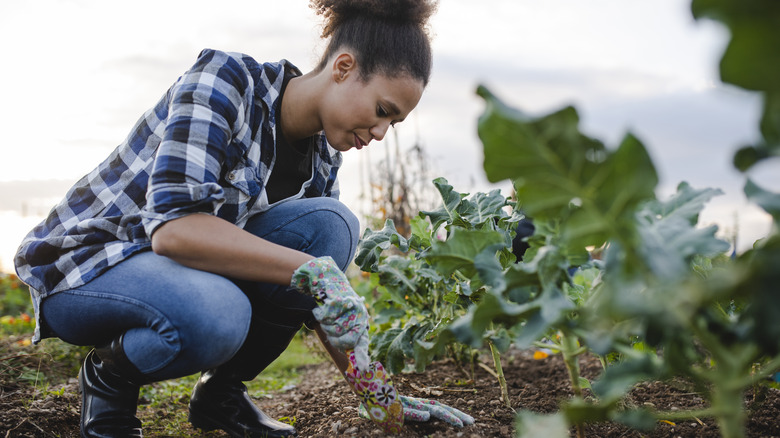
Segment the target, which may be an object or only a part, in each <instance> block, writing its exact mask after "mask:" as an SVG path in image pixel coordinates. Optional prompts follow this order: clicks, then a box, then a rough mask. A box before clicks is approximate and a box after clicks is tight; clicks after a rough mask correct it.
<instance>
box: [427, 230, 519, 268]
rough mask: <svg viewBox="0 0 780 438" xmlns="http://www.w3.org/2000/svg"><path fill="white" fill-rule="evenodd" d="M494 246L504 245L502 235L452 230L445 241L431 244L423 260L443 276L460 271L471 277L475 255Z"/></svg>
mask: <svg viewBox="0 0 780 438" xmlns="http://www.w3.org/2000/svg"><path fill="white" fill-rule="evenodd" d="M496 244H504V237H503V235H502V234H501V233H499V232H497V231H490V230H466V229H462V228H454V229H453V230H452V232H451V233H450V236H449V238H448V239H447V240H446V241H444V242H438V241H434V242H433V243H432V245H431V250H430V251H428V252H427V253H426V255H425V259H426V260H427V261H428V263H429V264H430V265H431V266H433V267H434V268H436V270H438V271H439V272H440V273H441V274H442V275H444V276H450V275H452V274H453V273H454V272H455V271H456V270H462V271H463V272H464V274H465V275H466V276H468V277H471V276H472V275H474V274H475V273H476V269H475V267H474V259H475V258H476V257H477V255H478V254H479V253H481V252H482V251H484V250H485V249H487V248H488V247H490V246H492V245H496Z"/></svg>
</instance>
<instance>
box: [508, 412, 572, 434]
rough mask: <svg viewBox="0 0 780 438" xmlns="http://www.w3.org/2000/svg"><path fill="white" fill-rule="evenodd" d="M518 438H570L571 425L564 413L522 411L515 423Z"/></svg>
mask: <svg viewBox="0 0 780 438" xmlns="http://www.w3.org/2000/svg"><path fill="white" fill-rule="evenodd" d="M515 431H516V436H517V438H539V437H545V438H568V437H569V423H568V422H567V421H566V418H565V417H564V416H563V414H562V413H557V414H547V415H544V414H536V413H534V412H531V411H521V412H520V413H519V414H518V415H517V419H516V421H515Z"/></svg>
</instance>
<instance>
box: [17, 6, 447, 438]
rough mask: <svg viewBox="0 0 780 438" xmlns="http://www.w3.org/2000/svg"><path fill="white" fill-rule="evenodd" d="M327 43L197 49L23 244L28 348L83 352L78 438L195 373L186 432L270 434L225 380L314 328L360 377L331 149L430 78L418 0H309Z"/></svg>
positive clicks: (253, 371)
mask: <svg viewBox="0 0 780 438" xmlns="http://www.w3.org/2000/svg"><path fill="white" fill-rule="evenodd" d="M311 6H312V7H313V8H314V9H315V10H316V11H317V13H318V14H321V15H322V16H323V17H324V18H325V27H324V31H323V37H324V38H329V39H330V41H329V44H328V46H327V49H326V51H325V53H324V54H323V56H322V59H321V62H320V63H319V65H318V66H317V68H316V69H314V70H313V71H312V72H310V73H308V74H305V75H302V74H301V72H300V71H299V70H298V69H297V68H296V67H295V66H293V65H292V64H290V63H289V62H287V61H284V60H283V61H281V62H278V63H263V64H261V63H258V62H257V61H255V60H254V59H252V58H251V57H249V56H246V55H242V54H236V53H225V52H220V51H214V50H204V51H203V52H202V53H201V54H200V56H199V57H198V58H197V61H196V62H195V64H194V65H193V67H192V68H191V69H189V70H188V71H187V72H186V73H185V74H184V75H183V76H182V77H181V78H179V80H177V81H176V82H175V83H174V84H173V86H172V87H171V88H170V89H169V90H168V92H167V93H166V94H165V96H163V97H162V99H161V100H160V101H159V102H158V103H157V104H156V105H155V106H154V107H153V108H152V109H150V110H149V111H147V112H146V113H145V114H144V115H143V116H142V117H141V119H140V120H139V121H138V123H137V124H136V125H135V127H134V128H133V129H132V131H131V132H130V134H129V136H128V137H127V139H126V140H125V141H124V142H123V143H122V144H121V145H120V146H119V147H117V149H116V150H114V152H113V153H112V154H111V155H110V156H109V157H108V158H107V159H106V160H105V161H104V162H103V163H101V164H100V165H99V166H98V167H97V168H96V169H95V170H93V171H92V172H91V173H89V174H88V175H86V176H85V177H84V178H82V179H81V180H80V181H78V182H77V183H76V185H75V186H74V187H73V188H72V189H71V190H70V191H69V192H68V194H67V195H66V197H65V199H64V200H63V201H61V202H60V203H59V204H58V205H57V206H55V208H54V209H53V210H52V211H51V213H50V215H49V217H48V218H47V219H46V220H45V221H44V222H42V223H41V224H40V225H38V226H37V227H36V228H35V229H33V230H32V231H31V232H30V234H29V235H28V236H27V237H26V238H25V239H24V241H23V242H22V244H21V246H20V248H19V251H18V253H17V256H16V267H17V272H18V274H19V277H20V278H22V279H23V280H24V281H25V282H26V283H27V284H29V285H30V286H31V293H32V295H33V301H34V303H35V309H36V321H37V326H36V333H35V335H34V341H35V342H38V341H40V339H42V338H44V337H53V336H56V337H59V338H61V339H63V340H64V341H66V342H70V343H73V344H77V345H94V346H95V349H94V350H92V351H91V352H90V353H89V354H88V355H87V357H86V359H85V362H84V365H83V367H82V369H81V371H80V373H79V383H80V390H81V392H82V411H81V433H82V436H86V437H116V436H123V437H125V436H132V437H137V436H142V432H141V423H140V421H139V420H138V419H137V418H136V417H135V413H136V405H137V401H138V391H139V387H140V385H143V384H147V383H150V382H155V381H160V380H165V379H171V378H177V377H181V376H186V375H190V374H193V373H196V372H201V373H202V374H201V377H200V379H199V380H198V382H197V384H196V386H195V388H194V389H193V393H192V399H191V402H190V406H189V410H190V417H189V418H190V421H191V422H192V423H193V425H194V426H196V427H199V428H203V429H207V430H211V429H223V430H225V431H227V432H228V433H229V434H230V435H231V436H237V437H239V436H240V437H243V436H289V435H295V430H294V429H293V428H292V427H290V426H289V425H286V424H283V423H280V422H277V421H275V420H273V419H270V418H268V417H267V416H266V415H265V414H264V413H262V412H261V411H260V410H259V409H258V408H257V407H256V406H255V405H254V403H252V401H251V400H250V399H249V397H248V396H247V392H246V387H245V386H244V384H243V383H242V382H243V381H248V380H251V379H253V378H254V377H255V376H257V374H259V373H260V372H261V371H262V370H263V369H264V368H265V367H266V366H267V365H268V364H270V363H271V362H272V361H273V360H274V359H275V358H276V357H278V356H279V354H281V352H282V351H283V350H284V349H285V348H286V347H287V345H288V344H289V342H290V340H291V339H292V337H293V336H294V335H295V333H296V332H297V331H298V330H299V329H300V327H301V326H302V324H303V323H307V325H309V326H310V327H316V329H317V333H318V334H319V335H320V339H321V340H322V341H323V343H324V344H325V345H326V348H327V349H328V351H329V352H330V353H331V354H332V355H333V357H334V360H336V363H337V364H338V365H339V367H340V368H341V370H342V372H343V371H345V370H346V368H347V365H348V363H347V362H346V356H345V355H344V352H345V351H350V350H351V351H354V356H353V358H354V359H353V363H354V365H355V368H356V369H358V370H360V369H366V366H367V365H368V363H369V358H368V352H367V350H368V336H367V330H368V317H367V314H366V310H365V306H364V305H362V302H361V299H360V297H359V296H357V295H356V294H355V292H354V291H353V290H352V289H351V287H350V286H349V283H348V282H347V281H346V278H345V276H344V274H343V272H342V271H343V270H344V269H345V268H346V267H347V265H348V264H349V263H350V261H351V259H352V257H353V255H354V251H355V248H356V245H357V241H358V238H359V235H358V221H357V219H356V218H355V216H354V215H353V214H352V213H351V212H350V211H349V210H348V209H347V208H346V207H345V206H344V205H343V204H341V203H340V202H339V201H337V198H338V183H337V179H336V175H337V172H338V170H339V167H340V165H341V152H345V151H348V150H350V149H353V148H354V149H361V148H363V147H365V146H367V145H368V144H369V143H370V142H371V141H372V140H381V139H382V138H383V137H384V135H385V133H386V132H387V130H388V128H389V127H390V126H392V125H394V124H395V123H398V122H401V121H403V120H404V118H406V117H407V115H408V114H409V113H410V112H411V111H412V109H413V108H414V107H415V106H416V105H417V103H418V101H419V99H420V96H421V94H422V92H423V89H424V88H425V86H426V84H427V82H428V79H429V77H430V70H431V50H430V43H429V40H428V36H427V34H426V30H425V28H426V23H427V20H428V18H429V17H430V15H431V13H432V12H433V10H434V8H435V4H434V2H433V1H425V0H416V1H415V0H393V1H387V0H372V1H366V0H364V1H354V0H353V1H348V0H312V1H311Z"/></svg>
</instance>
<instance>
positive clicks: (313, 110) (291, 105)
mask: <svg viewBox="0 0 780 438" xmlns="http://www.w3.org/2000/svg"><path fill="white" fill-rule="evenodd" d="M320 76H321V75H317V74H314V73H307V74H305V75H303V76H299V77H296V78H292V79H290V82H289V83H288V84H287V89H286V90H285V91H284V96H283V97H282V108H281V110H282V126H281V128H282V134H283V135H284V138H285V139H286V140H287V141H288V142H290V143H293V142H295V141H298V140H301V139H303V138H307V137H311V136H312V135H314V134H316V133H318V132H320V131H321V130H322V121H321V120H320V115H319V110H318V106H319V101H320V95H321V93H320V90H321V89H322V88H321V85H322V78H321V77H320Z"/></svg>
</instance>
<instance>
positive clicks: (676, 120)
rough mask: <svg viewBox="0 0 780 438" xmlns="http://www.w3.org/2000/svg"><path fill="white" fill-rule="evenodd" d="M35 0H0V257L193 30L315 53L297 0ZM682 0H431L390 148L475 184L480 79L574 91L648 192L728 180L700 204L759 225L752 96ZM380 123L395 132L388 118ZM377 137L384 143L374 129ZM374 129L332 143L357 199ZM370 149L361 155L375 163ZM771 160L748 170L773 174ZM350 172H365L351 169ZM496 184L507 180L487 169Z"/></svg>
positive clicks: (178, 67) (569, 96)
mask: <svg viewBox="0 0 780 438" xmlns="http://www.w3.org/2000/svg"><path fill="white" fill-rule="evenodd" d="M215 4H216V3H215V2H207V1H203V0H188V1H184V0H156V1H151V0H138V1H135V2H130V3H128V2H121V3H120V2H116V1H106V0H37V1H35V2H2V4H0V38H2V41H5V47H4V53H3V58H2V59H3V60H2V68H0V84H2V89H3V92H2V94H3V105H2V108H0V132H2V137H1V138H2V140H1V141H0V227H1V228H0V229H2V232H0V269H3V270H5V271H10V270H11V256H12V254H13V253H14V251H15V249H16V246H17V245H18V243H19V242H20V240H21V238H22V237H23V235H24V234H25V233H26V232H27V231H28V230H29V229H30V228H32V226H33V225H35V224H36V223H37V222H39V221H40V220H41V218H42V215H44V214H45V213H46V211H48V209H49V208H50V207H51V206H52V205H53V204H54V203H55V202H56V201H57V200H58V199H59V198H61V197H62V195H63V194H64V193H65V192H66V191H67V189H68V188H69V187H70V185H71V184H72V183H73V182H74V181H75V180H77V179H78V178H79V177H81V176H82V175H84V174H85V173H87V172H89V171H90V170H91V169H92V168H93V167H95V165H97V164H98V163H99V162H100V161H101V160H102V159H103V158H104V157H105V156H107V155H108V153H109V152H110V151H111V150H112V149H113V148H114V147H115V146H116V145H117V144H118V143H120V142H121V141H122V139H123V138H124V137H125V136H126V135H127V133H128V132H129V129H130V128H131V127H132V125H133V123H134V122H135V121H136V119H137V118H138V117H139V116H140V115H141V114H142V113H143V111H144V110H146V109H147V108H148V107H149V106H151V105H152V104H153V103H154V102H156V100H157V99H158V98H159V97H160V96H161V95H162V94H163V93H164V92H165V91H166V90H167V88H168V87H169V86H170V85H171V84H172V83H173V81H175V80H176V78H177V77H178V76H179V75H180V74H181V73H182V72H184V71H185V70H186V69H187V68H188V67H189V66H190V65H191V64H192V63H193V61H194V60H195V58H196V56H197V54H198V52H199V51H200V50H201V49H203V48H206V47H209V48H214V49H221V50H227V51H237V52H244V53H247V54H250V55H252V56H254V57H255V58H256V59H258V60H260V61H277V60H279V59H282V58H286V59H288V60H290V61H292V62H293V63H294V64H296V65H297V66H298V67H300V68H301V69H302V70H303V71H308V70H310V69H311V68H312V67H313V65H314V64H315V63H316V61H317V60H318V56H319V53H320V50H321V48H322V43H321V42H320V41H319V39H318V31H319V29H318V25H319V21H318V18H317V17H316V16H315V15H314V13H313V12H312V11H311V10H310V9H309V8H308V2H307V1H306V0H285V1H283V2H282V1H274V2H271V1H257V0H254V1H249V0H244V1H238V0H223V1H222V2H219V8H218V9H214V6H213V5H215ZM689 4H690V2H689V1H687V0H685V1H683V0H652V1H649V0H642V1H639V0H587V1H583V0H546V1H543V2H541V1H531V0H485V1H481V2H475V1H473V0H441V4H440V7H439V11H438V13H437V14H436V16H435V17H434V19H433V21H432V30H433V32H434V56H435V63H434V72H433V77H432V79H431V83H430V85H429V87H428V89H427V90H426V93H425V95H424V96H423V99H422V100H421V102H420V104H419V106H418V108H417V109H416V110H415V111H414V113H413V115H412V116H410V117H409V118H408V119H407V121H406V122H404V123H403V124H401V125H399V126H398V128H397V132H398V138H399V144H400V145H401V148H402V149H403V148H408V147H410V146H411V145H412V144H414V143H415V142H418V143H419V144H421V145H422V146H423V147H424V148H425V151H426V152H427V154H428V155H429V157H430V163H429V164H430V166H431V170H430V172H431V175H430V176H431V178H433V177H436V176H444V177H446V178H448V180H449V181H450V183H451V184H453V185H454V186H455V189H456V190H458V191H460V192H474V191H484V190H488V189H490V188H492V187H494V186H491V185H489V184H487V182H486V181H485V178H484V174H483V171H482V168H481V166H482V150H481V145H480V143H479V140H478V138H477V135H476V120H477V117H478V116H479V114H480V113H481V111H482V109H483V106H482V102H481V101H480V99H479V98H477V97H476V95H475V94H474V90H475V89H476V86H477V85H478V84H480V83H483V84H485V85H487V86H489V87H490V88H491V89H492V90H493V91H494V92H495V93H497V94H498V95H499V96H500V97H502V98H503V99H504V100H505V101H507V102H508V103H510V104H511V105H513V106H515V107H517V108H519V109H521V110H523V111H526V112H528V113H530V114H543V113H546V112H550V111H553V110H555V109H558V108H560V107H561V106H563V105H568V104H573V105H575V106H576V107H577V108H578V110H579V113H580V116H581V121H582V129H583V130H584V131H585V132H586V133H588V134H589V135H592V136H595V137H597V138H599V139H601V140H602V141H604V142H605V143H607V145H608V146H611V147H614V146H615V145H616V144H617V143H618V142H619V140H620V139H621V138H622V137H623V136H624V135H625V134H626V132H628V131H630V132H632V133H634V134H635V135H637V136H638V137H639V138H640V139H641V140H642V141H643V142H644V143H645V145H646V146H647V147H648V149H649V150H650V153H651V156H652V157H653V159H654V161H655V164H656V166H657V167H658V169H659V172H660V174H661V178H662V181H661V186H660V187H659V196H661V197H664V196H668V195H669V194H670V193H672V192H673V191H674V187H675V186H676V185H677V183H678V182H680V181H681V180H686V181H688V182H689V183H691V185H693V186H694V187H700V188H702V187H719V188H721V189H722V190H723V191H724V192H725V195H724V196H721V197H719V198H717V199H716V200H714V201H713V202H712V203H710V204H709V205H708V207H707V210H706V211H705V214H704V215H703V216H702V221H703V222H706V223H718V224H719V225H720V226H721V228H723V229H724V230H733V229H734V227H735V224H738V225H739V237H740V240H739V246H740V247H741V248H743V249H744V248H747V247H749V246H750V245H751V244H752V242H753V241H754V240H755V239H757V238H760V237H762V236H764V235H766V233H767V232H768V229H769V218H768V217H767V216H766V215H764V214H762V213H761V212H760V211H758V210H757V209H756V208H754V207H750V206H748V204H747V203H746V201H745V199H744V196H743V195H742V192H741V188H742V185H743V184H744V176H742V175H738V174H737V173H736V172H735V171H734V170H733V169H732V167H731V164H730V160H731V157H732V155H733V151H734V150H735V149H736V147H737V146H738V145H741V144H744V143H749V142H751V141H754V140H755V139H756V136H757V128H756V126H757V120H758V117H759V108H760V101H759V100H758V99H757V98H756V96H754V95H751V94H749V93H745V92H742V91H740V90H737V89H734V88H731V87H726V86H724V85H722V84H721V83H720V82H719V80H718V75H717V62H718V59H719V58H720V54H721V51H722V49H723V47H724V45H725V43H726V41H727V33H726V31H725V29H723V28H722V27H721V26H720V25H719V24H716V23H712V22H707V21H704V22H695V21H694V20H693V19H692V17H691V15H690V12H689ZM387 138H388V139H390V140H392V139H393V138H394V136H393V135H388V137H387ZM385 143H387V144H391V142H390V141H387V140H385ZM385 147H386V146H385V145H384V144H381V143H380V144H373V145H372V146H371V147H370V148H368V152H367V150H366V149H364V150H363V151H360V152H357V151H351V152H349V153H347V154H345V167H344V169H343V170H342V172H341V173H340V175H341V184H342V191H343V196H342V199H343V200H344V201H345V202H346V203H347V204H348V205H350V206H351V207H353V209H355V210H356V211H358V212H359V213H360V212H362V210H363V209H364V208H365V206H364V205H363V204H362V203H361V202H359V201H358V197H359V196H360V194H361V184H364V185H365V183H366V179H365V178H366V177H365V173H366V172H365V171H364V172H361V171H360V169H361V168H363V169H366V168H369V169H370V166H372V165H375V162H376V161H377V160H378V159H380V158H382V157H383V156H384V154H385V151H384V149H383V148H385ZM372 163H374V164H372ZM777 170H778V167H777V162H776V161H775V162H772V163H768V164H765V165H763V166H760V167H759V168H758V169H756V170H755V171H754V172H753V175H752V176H753V177H755V178H756V179H757V180H758V181H759V183H762V184H764V185H765V186H766V187H768V188H771V189H775V190H778V189H780V176H778V175H780V172H778V171H777ZM361 174H362V175H363V177H361ZM499 187H502V188H505V187H507V186H506V185H499Z"/></svg>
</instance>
